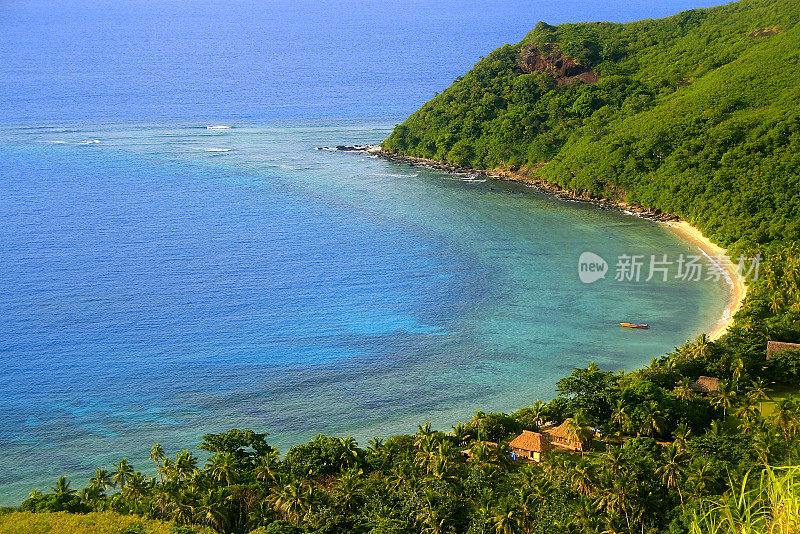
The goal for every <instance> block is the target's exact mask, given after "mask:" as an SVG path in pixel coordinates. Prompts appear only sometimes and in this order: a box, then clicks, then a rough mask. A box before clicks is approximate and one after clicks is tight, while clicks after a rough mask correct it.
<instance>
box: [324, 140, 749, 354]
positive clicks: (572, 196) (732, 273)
mask: <svg viewBox="0 0 800 534" xmlns="http://www.w3.org/2000/svg"><path fill="white" fill-rule="evenodd" d="M342 149H345V150H355V151H359V152H368V153H370V154H372V155H374V156H376V157H378V158H381V159H384V160H387V161H392V162H396V163H402V164H405V165H410V166H412V167H415V166H421V167H426V168H430V169H434V170H438V171H442V172H446V173H448V174H479V175H481V176H485V177H487V178H493V179H495V180H504V181H509V182H519V183H522V184H525V185H528V186H532V187H535V188H536V189H538V190H539V191H542V192H543V193H547V194H550V195H553V196H555V197H557V198H560V199H562V200H571V201H580V202H588V203H591V204H595V205H596V206H598V207H601V208H604V209H613V210H618V211H623V212H625V213H629V214H631V215H633V216H636V217H640V218H645V219H649V220H652V221H655V222H658V223H660V224H662V225H664V226H666V227H668V228H670V229H671V230H672V231H673V232H674V233H675V234H677V235H679V236H681V237H683V238H684V239H686V240H688V241H689V242H691V243H692V244H694V245H695V246H697V247H698V248H699V249H700V251H701V252H702V254H703V255H704V256H706V258H708V260H709V261H712V262H714V263H715V264H716V265H717V266H719V267H720V269H721V271H722V272H724V273H725V280H726V281H727V282H728V285H730V287H731V291H730V296H729V298H728V303H727V305H726V306H725V309H724V311H723V313H722V316H721V317H720V318H719V320H718V321H717V322H716V324H715V325H714V326H713V329H712V330H711V331H710V332H707V335H708V337H709V339H710V340H711V341H716V340H717V339H719V338H721V337H722V336H723V335H724V334H725V332H727V331H728V328H730V327H731V325H733V322H734V316H735V315H736V312H737V311H739V309H740V308H741V307H742V303H743V302H744V298H745V296H746V295H747V285H746V284H745V281H744V278H743V277H742V276H741V275H740V274H739V272H738V271H737V269H736V266H735V265H734V264H733V262H731V260H730V258H729V257H728V256H727V253H726V252H727V251H726V250H725V249H724V248H722V247H720V246H719V245H716V244H715V243H713V242H712V241H711V240H710V239H708V238H707V237H706V236H705V235H703V232H701V231H700V229H698V228H697V227H695V226H692V225H691V224H690V223H689V222H687V221H684V220H682V219H680V218H679V217H678V216H676V215H673V214H670V213H665V212H662V211H661V210H651V209H647V208H643V207H641V206H635V205H632V204H628V203H626V202H622V201H618V200H612V199H608V198H598V197H596V196H593V195H591V194H590V193H588V192H585V191H573V190H569V189H564V188H562V187H560V186H559V185H557V184H553V183H551V182H546V181H544V180H541V179H539V178H536V177H533V176H531V175H530V174H528V173H525V172H523V171H522V170H518V171H513V170H509V169H491V170H482V169H471V168H468V167H460V166H457V165H452V164H450V163H446V162H442V161H436V160H431V159H427V158H416V157H413V156H404V155H402V154H397V153H395V152H391V151H388V150H385V149H383V148H382V147H380V146H358V147H336V149H335V150H342Z"/></svg>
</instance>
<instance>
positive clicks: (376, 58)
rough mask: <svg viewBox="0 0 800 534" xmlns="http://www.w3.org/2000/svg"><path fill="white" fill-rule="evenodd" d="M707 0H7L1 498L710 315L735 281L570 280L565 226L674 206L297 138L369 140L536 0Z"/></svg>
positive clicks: (336, 421) (591, 242)
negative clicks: (579, 194) (641, 324)
mask: <svg viewBox="0 0 800 534" xmlns="http://www.w3.org/2000/svg"><path fill="white" fill-rule="evenodd" d="M708 5H711V3H704V2H702V1H694V2H688V1H678V2H665V3H659V4H654V3H650V2H647V3H645V2H638V3H629V2H620V1H617V0H612V1H606V2H579V1H577V0H569V1H567V2H559V3H553V2H450V3H447V4H444V3H439V2H432V1H428V2H419V1H414V2H411V1H399V2H391V3H387V2H380V3H379V2H325V1H316V2H306V1H300V2H296V1H293V2H283V1H278V2H246V1H225V2H222V1H219V2H216V1H207V0H202V1H198V2H183V1H181V2H163V1H158V2H156V1H131V2H120V1H114V2H103V1H92V2H88V1H87V2H75V1H64V2H50V1H47V2H45V1H8V2H2V3H0V80H2V83H0V188H1V189H2V202H0V359H1V361H2V367H1V368H0V369H2V371H0V393H2V395H0V504H14V503H18V502H19V501H20V500H21V499H22V498H24V497H25V495H27V493H28V491H29V490H31V489H32V488H33V487H36V486H38V487H39V488H42V489H46V488H47V487H48V486H50V485H52V483H53V482H54V481H55V478H56V477H57V476H58V475H61V474H67V475H69V476H70V477H71V478H72V479H73V485H74V486H78V487H80V486H82V485H83V484H85V483H86V480H87V479H88V477H89V475H90V473H91V472H93V471H94V469H95V468H96V467H98V466H102V465H107V464H110V463H111V462H112V461H114V460H118V459H119V457H120V456H128V457H129V458H130V459H131V460H132V462H133V463H134V465H135V466H136V467H138V468H140V469H142V470H147V469H149V463H148V462H147V461H146V458H147V453H148V451H149V448H150V446H151V445H152V444H153V443H155V442H161V443H162V445H163V446H164V447H165V449H166V450H167V452H168V453H171V454H174V453H175V452H177V451H178V450H179V449H181V448H190V449H191V448H193V447H194V446H195V445H196V444H197V443H198V442H199V440H200V437H201V436H202V434H204V433H206V432H220V431H224V430H226V429H228V428H231V427H240V428H241V427H248V428H253V429H255V430H258V431H266V432H269V433H270V441H271V442H272V443H274V444H275V445H277V446H278V447H279V448H280V449H281V451H282V452H285V451H286V450H287V448H288V447H289V446H291V445H292V444H296V443H299V442H301V441H305V440H307V439H309V438H311V437H313V436H314V435H315V434H316V433H319V432H324V433H329V434H334V435H342V436H343V435H353V436H355V437H356V438H357V439H358V440H360V441H361V442H365V441H366V440H367V439H368V438H370V437H372V436H387V435H391V434H395V433H401V432H412V431H414V430H415V428H416V425H417V424H420V423H423V422H424V421H431V422H433V423H434V425H435V426H437V427H439V428H443V429H447V428H449V426H450V425H451V424H453V423H455V422H457V421H459V420H466V419H468V418H469V417H470V416H471V414H472V412H474V411H475V410H476V409H478V408H480V409H483V410H484V411H497V410H503V411H509V410H514V409H517V408H519V407H521V406H524V405H527V404H529V403H531V402H533V401H534V400H536V399H537V398H545V399H547V398H550V397H551V396H552V395H553V393H554V384H555V381H556V380H557V379H558V378H559V377H561V376H563V375H565V374H568V373H569V371H570V369H571V368H573V367H575V366H584V365H586V364H587V363H588V362H589V361H596V362H598V363H599V364H600V365H602V366H605V367H608V368H614V369H622V368H627V369H631V368H635V367H636V366H639V365H642V364H644V363H646V362H647V361H649V360H650V358H652V357H653V356H656V355H659V354H661V353H663V352H665V351H667V350H669V349H671V348H672V347H674V346H675V345H678V344H681V343H682V342H683V341H684V340H685V339H687V338H689V337H693V336H695V335H697V334H699V333H700V332H701V331H704V330H706V329H708V328H709V327H711V326H712V325H713V324H714V323H715V322H716V321H717V320H718V319H719V316H720V314H721V313H722V310H723V308H724V306H725V302H726V298H727V292H728V287H727V285H726V283H725V281H724V280H722V281H718V282H714V281H704V282H682V281H678V280H670V281H669V282H666V283H656V282H651V283H638V284H637V283H632V282H618V281H615V280H613V273H612V276H609V277H607V278H606V279H605V280H600V281H598V282H596V283H594V284H590V285H587V284H583V283H581V281H580V280H579V279H578V273H577V261H578V257H579V255H580V254H581V252H584V251H592V252H595V253H597V254H600V255H601V256H603V257H604V258H605V259H606V260H608V262H609V264H611V268H612V269H613V263H614V261H615V260H616V258H617V256H619V255H620V254H641V255H644V256H646V257H649V255H650V254H658V255H661V254H668V255H670V257H677V256H678V255H679V254H681V253H684V254H687V253H697V252H696V249H693V247H692V246H691V244H689V243H686V242H685V241H683V240H682V239H681V238H679V237H677V236H676V235H674V234H672V233H671V232H670V231H668V230H667V229H666V228H664V227H663V226H659V225H657V224H655V223H652V222H648V221H643V220H640V219H636V218H634V217H631V216H628V215H625V214H622V213H616V212H612V211H606V210H601V209H598V208H596V207H594V206H590V205H586V204H579V203H570V202H563V201H559V200H555V199H553V198H551V197H549V196H546V195H543V194H540V193H537V192H535V191H533V190H531V189H529V188H526V187H523V186H520V185H517V184H510V183H498V182H493V181H491V180H489V181H487V180H483V179H480V178H477V177H475V176H457V175H444V174H441V173H437V172H433V171H429V170H424V169H419V168H412V167H407V166H403V165H399V164H393V163H388V162H385V161H381V160H377V159H373V158H370V157H367V156H365V155H364V154H354V153H342V152H330V151H320V150H315V147H319V146H323V145H336V144H355V143H379V142H380V141H381V140H383V139H384V138H385V137H386V136H387V135H388V134H389V132H390V131H391V128H392V126H393V125H394V124H395V123H397V122H400V121H401V120H402V119H403V118H404V117H405V116H407V115H408V114H410V113H411V112H413V111H414V110H415V109H416V108H417V107H419V106H420V105H421V104H422V103H424V102H425V101H426V100H428V99H429V98H431V97H432V96H433V94H434V92H436V91H441V90H442V89H443V88H445V87H447V86H448V85H449V84H450V83H451V82H452V80H453V79H454V78H455V77H456V76H458V75H461V74H463V73H464V72H465V71H466V70H468V69H469V68H470V66H471V65H472V64H473V63H474V62H475V61H476V60H477V59H478V57H479V56H481V55H486V54H487V53H489V52H490V51H491V50H493V49H494V48H496V47H498V46H500V45H502V44H504V43H507V42H510V43H513V42H517V41H519V40H520V39H521V38H522V37H523V36H524V34H525V33H526V32H527V31H528V30H530V29H531V28H532V27H533V26H534V25H535V24H536V22H537V21H539V20H545V21H547V22H549V23H560V22H568V21H579V20H595V19H604V20H614V21H628V20H634V19H639V18H644V17H656V16H664V15H668V14H671V13H675V12H677V11H680V10H681V9H685V8H690V7H705V6H708ZM213 126H225V127H228V128H209V127H213ZM625 320H635V321H639V320H641V321H647V322H649V323H651V324H652V325H653V328H651V329H650V330H649V331H623V330H620V329H619V328H618V327H617V326H616V323H618V322H619V321H625Z"/></svg>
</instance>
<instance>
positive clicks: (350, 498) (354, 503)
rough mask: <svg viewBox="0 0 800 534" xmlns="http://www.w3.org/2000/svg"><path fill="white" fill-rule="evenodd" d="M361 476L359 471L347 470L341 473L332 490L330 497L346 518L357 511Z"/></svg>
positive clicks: (361, 484) (361, 472)
mask: <svg viewBox="0 0 800 534" xmlns="http://www.w3.org/2000/svg"><path fill="white" fill-rule="evenodd" d="M363 474H364V472H363V471H362V470H361V469H349V470H347V471H345V472H344V473H342V475H341V476H340V477H339V479H338V480H337V481H336V485H335V486H334V488H333V492H332V495H333V496H334V497H335V499H336V504H337V505H338V507H339V508H340V509H341V510H342V512H343V513H344V514H345V515H347V516H350V515H353V514H354V513H356V511H357V510H358V507H359V504H360V502H361V488H362V486H363V480H362V477H363Z"/></svg>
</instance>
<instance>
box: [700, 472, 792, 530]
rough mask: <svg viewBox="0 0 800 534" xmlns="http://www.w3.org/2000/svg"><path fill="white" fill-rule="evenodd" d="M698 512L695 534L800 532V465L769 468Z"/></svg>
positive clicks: (745, 480) (732, 487)
mask: <svg viewBox="0 0 800 534" xmlns="http://www.w3.org/2000/svg"><path fill="white" fill-rule="evenodd" d="M750 474H751V473H748V475H747V476H745V478H744V480H743V481H742V483H741V485H740V486H738V487H734V486H733V485H732V486H731V489H730V490H729V491H728V493H726V494H725V495H724V496H723V497H722V498H721V499H719V500H718V501H712V502H709V503H706V505H705V506H704V507H703V508H702V509H701V510H700V511H699V512H695V516H694V519H693V521H692V524H691V529H690V532H691V534H798V533H800V466H791V467H767V468H765V469H764V470H763V471H762V472H761V476H760V478H759V480H758V483H755V482H754V481H753V480H751V479H750V478H751V477H750Z"/></svg>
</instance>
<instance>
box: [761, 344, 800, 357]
mask: <svg viewBox="0 0 800 534" xmlns="http://www.w3.org/2000/svg"><path fill="white" fill-rule="evenodd" d="M799 349H800V343H784V342H783V341H767V359H768V360H770V359H772V357H773V356H775V355H776V354H778V353H780V352H783V351H785V350H799Z"/></svg>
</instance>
